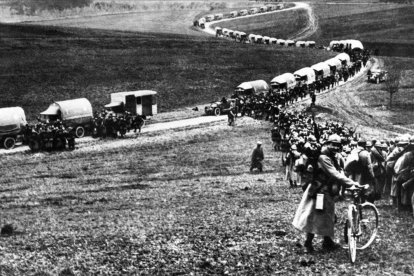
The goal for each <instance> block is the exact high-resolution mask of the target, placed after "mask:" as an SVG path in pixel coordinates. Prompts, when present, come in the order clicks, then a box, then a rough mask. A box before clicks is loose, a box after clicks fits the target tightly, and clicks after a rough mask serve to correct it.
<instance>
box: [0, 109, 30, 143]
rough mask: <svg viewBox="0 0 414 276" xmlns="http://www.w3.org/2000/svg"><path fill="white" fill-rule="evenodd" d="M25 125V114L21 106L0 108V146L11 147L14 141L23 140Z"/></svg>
mask: <svg viewBox="0 0 414 276" xmlns="http://www.w3.org/2000/svg"><path fill="white" fill-rule="evenodd" d="M26 125H27V121H26V115H25V113H24V110H23V108H21V107H5V108H0V142H1V144H0V146H1V147H3V148H5V149H12V148H14V147H15V145H16V142H20V141H23V138H24V132H25V128H26Z"/></svg>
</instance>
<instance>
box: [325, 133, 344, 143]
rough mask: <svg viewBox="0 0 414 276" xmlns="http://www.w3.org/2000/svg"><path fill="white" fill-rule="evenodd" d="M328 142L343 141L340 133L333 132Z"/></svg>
mask: <svg viewBox="0 0 414 276" xmlns="http://www.w3.org/2000/svg"><path fill="white" fill-rule="evenodd" d="M328 143H337V144H340V143H341V137H340V136H339V135H338V134H332V135H330V136H329V138H328Z"/></svg>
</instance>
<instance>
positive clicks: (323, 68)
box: [311, 62, 331, 80]
mask: <svg viewBox="0 0 414 276" xmlns="http://www.w3.org/2000/svg"><path fill="white" fill-rule="evenodd" d="M311 68H312V69H313V70H314V71H315V78H316V79H317V80H321V79H324V78H327V77H329V76H330V75H331V67H330V66H329V65H328V64H326V63H325V62H319V63H316V64H314V65H312V66H311Z"/></svg>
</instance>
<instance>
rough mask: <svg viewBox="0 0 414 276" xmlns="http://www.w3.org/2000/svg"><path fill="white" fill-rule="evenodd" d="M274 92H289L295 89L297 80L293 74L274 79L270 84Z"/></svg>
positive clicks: (285, 74)
mask: <svg viewBox="0 0 414 276" xmlns="http://www.w3.org/2000/svg"><path fill="white" fill-rule="evenodd" d="M270 85H271V87H272V89H273V91H277V92H280V91H289V90H292V89H294V88H295V86H296V78H295V76H294V75H293V74H292V73H284V74H282V75H279V76H277V77H274V78H273V79H272V81H271V82H270Z"/></svg>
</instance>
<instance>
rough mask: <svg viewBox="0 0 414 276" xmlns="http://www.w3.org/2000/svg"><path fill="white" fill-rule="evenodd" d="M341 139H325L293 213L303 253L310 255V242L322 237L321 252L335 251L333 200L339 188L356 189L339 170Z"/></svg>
mask: <svg viewBox="0 0 414 276" xmlns="http://www.w3.org/2000/svg"><path fill="white" fill-rule="evenodd" d="M340 151H341V137H339V136H338V135H337V134H332V135H330V136H329V138H328V140H327V142H326V144H325V145H324V147H323V148H322V150H321V154H320V155H319V157H318V159H317V162H316V164H315V165H314V171H313V177H312V181H311V183H310V184H309V185H308V187H307V188H306V190H305V193H304V194H303V197H302V200H301V202H300V204H299V206H298V209H297V210H296V214H295V217H294V219H293V226H294V227H295V228H297V229H298V230H300V231H303V232H306V241H305V244H304V246H305V252H307V253H311V252H313V251H314V248H313V245H312V241H313V238H314V237H315V235H320V236H323V239H324V240H323V244H322V248H323V249H324V250H326V251H332V250H335V249H337V248H339V245H338V244H336V243H335V242H334V241H333V237H334V223H335V202H334V197H335V196H336V195H337V194H338V193H339V190H340V189H339V188H340V186H341V185H344V186H348V187H350V186H354V185H355V186H359V184H358V182H355V181H353V180H351V179H349V178H347V177H346V176H345V175H344V173H343V168H342V167H341V165H340V164H341V158H342V157H341V155H340V153H339V152H340Z"/></svg>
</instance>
